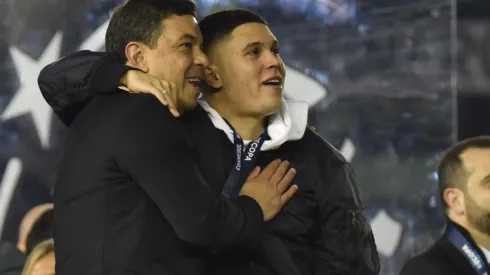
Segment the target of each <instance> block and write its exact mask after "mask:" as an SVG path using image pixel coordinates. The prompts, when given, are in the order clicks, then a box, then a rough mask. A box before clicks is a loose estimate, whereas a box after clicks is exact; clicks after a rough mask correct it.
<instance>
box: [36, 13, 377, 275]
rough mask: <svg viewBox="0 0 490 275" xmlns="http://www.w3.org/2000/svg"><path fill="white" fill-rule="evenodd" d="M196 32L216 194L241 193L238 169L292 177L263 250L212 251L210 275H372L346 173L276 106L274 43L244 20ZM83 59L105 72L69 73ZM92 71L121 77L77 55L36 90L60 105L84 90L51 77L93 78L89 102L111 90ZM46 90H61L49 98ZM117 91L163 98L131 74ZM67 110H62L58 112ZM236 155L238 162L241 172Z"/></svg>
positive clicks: (298, 115) (290, 110)
mask: <svg viewBox="0 0 490 275" xmlns="http://www.w3.org/2000/svg"><path fill="white" fill-rule="evenodd" d="M199 26H200V28H201V31H202V33H203V49H204V51H205V52H206V53H207V54H208V56H209V60H210V63H209V66H208V67H207V68H206V83H207V84H206V86H205V87H204V89H203V90H202V92H203V99H204V100H201V101H200V102H199V104H200V108H199V107H198V108H197V109H196V110H195V111H194V113H195V114H196V116H199V117H201V116H203V115H204V116H205V120H207V122H211V123H212V124H206V125H208V126H211V127H212V126H214V127H215V131H216V132H217V134H218V137H217V139H218V140H219V142H220V143H221V147H222V150H221V151H222V154H221V155H222V157H221V160H220V161H218V162H216V163H213V165H214V166H215V167H219V168H220V169H223V170H224V171H226V173H229V176H228V180H226V181H225V179H223V181H222V183H221V185H220V186H221V189H222V190H223V193H225V194H227V195H228V196H234V195H236V193H237V190H240V187H241V185H242V184H243V182H244V178H243V175H242V174H241V173H240V172H239V171H238V169H237V168H236V167H237V166H238V164H240V165H241V164H247V162H248V161H250V162H252V161H256V163H257V164H258V165H260V166H264V165H265V164H266V163H268V162H269V161H270V160H272V159H274V158H282V159H288V160H290V161H291V163H292V165H294V167H296V169H297V171H298V173H297V175H296V178H295V183H296V184H298V185H299V190H298V193H297V194H296V195H295V196H294V197H293V198H292V199H291V201H290V202H289V204H288V205H287V207H286V208H285V209H283V210H282V212H281V213H280V214H279V215H278V216H277V217H276V218H275V219H274V220H272V221H271V222H269V223H268V224H267V225H266V230H267V232H268V233H269V234H268V235H267V236H266V238H265V239H264V242H263V245H262V247H261V249H260V250H259V251H258V252H257V251H254V250H250V249H247V248H244V247H239V246H237V247H231V248H228V249H225V250H224V251H218V252H217V253H216V254H215V255H214V257H211V258H209V259H208V265H209V266H211V270H212V272H210V274H271V273H263V269H262V267H264V266H265V267H267V268H269V269H271V270H273V271H274V273H273V274H281V275H286V274H303V275H307V274H317V275H320V274H356V275H370V274H378V272H379V260H378V254H377V251H376V245H375V243H374V239H373V235H372V232H371V228H370V225H369V223H368V221H367V219H366V218H365V216H364V213H363V208H362V203H361V200H360V196H359V194H358V190H357V186H356V183H355V177H354V174H353V172H352V169H351V167H350V164H349V163H348V162H347V161H346V160H345V159H344V158H343V157H342V156H341V154H340V153H339V152H338V151H337V150H335V148H333V146H331V145H330V144H328V143H327V142H326V141H325V140H323V139H322V138H321V137H319V136H318V135H316V134H315V133H314V132H312V131H310V130H308V129H307V128H306V126H307V124H306V122H307V112H308V106H307V105H306V104H305V103H303V102H291V101H289V102H287V103H286V102H285V101H284V100H283V94H282V88H283V84H284V78H285V66H284V63H283V62H282V60H281V58H280V56H279V42H278V41H277V39H276V38H275V37H274V35H273V34H272V33H271V32H270V30H269V28H268V27H267V23H266V22H265V20H264V19H263V18H262V17H260V16H259V15H257V14H255V13H253V12H251V11H247V10H241V9H239V10H226V11H223V12H218V13H215V14H212V15H208V16H206V17H205V18H203V19H202V20H201V21H200V22H199ZM87 56H89V57H90V56H91V57H95V56H99V58H100V59H102V60H99V61H98V62H100V64H103V65H95V66H94V65H92V67H93V68H92V69H94V68H95V69H94V70H93V71H92V70H88V72H87V70H86V67H82V68H79V67H72V66H71V65H73V64H77V63H78V62H80V63H84V62H83V60H86V59H87ZM77 60H78V62H77ZM96 63H97V62H96ZM85 64H87V63H85ZM92 64H93V63H92ZM54 66H57V68H55V67H54ZM98 66H107V67H106V68H109V67H111V68H112V67H114V68H112V69H110V70H113V71H114V70H119V69H116V68H120V67H121V65H120V64H118V63H117V61H114V59H111V58H110V57H107V58H104V57H102V56H101V54H97V53H91V52H81V53H76V54H73V55H71V56H68V57H66V58H65V59H64V61H63V60H62V61H61V62H60V63H58V64H55V65H53V66H52V67H48V68H47V69H46V70H44V71H43V73H42V74H41V76H40V78H39V80H40V86H41V89H42V91H43V93H46V92H54V93H55V94H56V95H57V96H58V98H59V99H63V98H65V96H64V93H65V92H67V93H68V94H69V93H70V92H73V88H72V87H75V86H77V87H83V86H84V84H81V85H80V83H79V82H77V81H74V82H64V83H62V82H60V81H58V80H57V77H60V76H61V77H63V75H68V76H71V75H75V74H74V72H75V71H79V72H80V74H81V75H91V76H93V77H92V78H91V77H88V78H89V79H91V80H92V81H91V83H90V85H88V86H85V87H86V88H87V87H89V86H93V88H89V89H86V88H81V89H82V90H80V89H78V90H77V92H79V93H80V95H81V94H84V96H87V97H90V96H96V95H97V94H94V93H93V91H96V90H100V87H101V86H104V85H105V84H103V83H101V82H98V81H96V80H97V79H96V78H98V79H105V80H107V81H109V82H110V83H115V82H117V80H118V79H117V78H116V79H114V78H111V77H110V76H109V75H108V74H107V73H106V72H107V70H108V69H106V70H104V71H102V70H99V69H97V67H98ZM50 75H52V76H53V78H52V77H50ZM69 78H70V79H73V78H71V77H69ZM167 80H168V79H167ZM162 82H164V81H162ZM53 83H56V86H57V85H67V86H64V87H61V86H58V87H60V88H59V89H58V90H56V91H46V89H49V87H50V86H52V84H53ZM121 83H123V84H124V85H126V86H127V87H128V88H129V90H131V91H133V92H148V91H150V92H153V91H155V94H156V95H157V96H158V95H159V94H160V90H161V89H162V84H161V83H159V81H158V80H155V79H154V78H152V77H151V76H146V77H145V75H144V74H143V73H141V72H138V71H134V70H133V71H128V72H127V73H126V74H124V75H123V77H122V78H121ZM203 84H204V83H203ZM65 90H66V91H65ZM105 92H108V91H105ZM65 95H66V94H65ZM96 98H97V97H96ZM69 103H70V104H73V103H76V101H71V102H69ZM70 109H71V108H70V107H69V106H68V107H66V108H65V111H69V110H70ZM60 115H61V116H63V113H62V112H61V113H60ZM202 129H203V128H201V130H202ZM243 155H244V158H243V161H242V162H238V160H240V159H241V156H243ZM285 250H286V251H285ZM284 252H286V253H284ZM251 263H253V264H251ZM291 263H294V265H291Z"/></svg>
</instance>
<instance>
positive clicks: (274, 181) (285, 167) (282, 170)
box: [269, 160, 289, 186]
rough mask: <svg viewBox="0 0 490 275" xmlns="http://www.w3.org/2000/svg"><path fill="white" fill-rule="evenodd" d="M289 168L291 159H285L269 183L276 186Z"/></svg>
mask: <svg viewBox="0 0 490 275" xmlns="http://www.w3.org/2000/svg"><path fill="white" fill-rule="evenodd" d="M288 168H289V161H287V160H286V161H283V162H282V163H281V165H279V167H278V168H277V169H276V172H274V174H272V176H271V177H270V179H269V183H270V184H272V185H274V186H276V185H277V184H278V183H279V182H280V181H281V180H282V179H283V178H284V175H286V173H287V172H288Z"/></svg>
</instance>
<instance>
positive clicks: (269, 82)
mask: <svg viewBox="0 0 490 275" xmlns="http://www.w3.org/2000/svg"><path fill="white" fill-rule="evenodd" d="M209 59H210V69H209V70H207V72H206V80H207V81H208V83H209V84H210V85H211V86H213V87H214V88H216V89H217V90H218V92H216V93H214V94H211V95H210V97H212V98H213V99H212V101H213V102H215V103H216V104H220V103H224V104H226V105H227V106H228V109H229V110H231V111H233V112H234V113H235V114H236V115H237V116H250V117H266V116H268V115H270V114H272V113H275V112H277V111H279V110H280V108H281V106H282V99H283V85H284V77H285V75H286V70H285V66H284V63H283V61H282V60H281V58H280V56H279V43H278V41H277V39H276V37H275V36H274V35H273V34H272V33H271V31H270V30H269V28H268V27H267V26H266V25H265V24H262V23H246V24H242V25H240V26H238V27H236V28H235V29H234V30H233V32H232V33H231V34H230V35H228V36H227V37H225V38H223V39H222V40H221V41H219V42H217V43H216V45H214V46H213V47H212V49H210V51H209ZM216 104H215V105H216Z"/></svg>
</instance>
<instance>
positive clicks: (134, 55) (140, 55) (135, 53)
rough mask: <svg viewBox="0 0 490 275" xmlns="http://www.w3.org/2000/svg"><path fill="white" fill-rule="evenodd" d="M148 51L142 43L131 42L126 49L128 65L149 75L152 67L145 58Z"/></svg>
mask: <svg viewBox="0 0 490 275" xmlns="http://www.w3.org/2000/svg"><path fill="white" fill-rule="evenodd" d="M146 50H147V48H146V47H145V46H144V45H143V44H141V43H138V42H133V41H131V42H129V43H128V44H127V45H126V49H125V53H126V58H127V59H128V65H129V66H131V67H134V68H137V69H139V70H141V71H143V72H144V73H148V71H149V70H150V67H149V65H148V62H147V61H146V58H145V52H146Z"/></svg>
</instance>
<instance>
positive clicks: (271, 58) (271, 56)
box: [266, 51, 282, 68]
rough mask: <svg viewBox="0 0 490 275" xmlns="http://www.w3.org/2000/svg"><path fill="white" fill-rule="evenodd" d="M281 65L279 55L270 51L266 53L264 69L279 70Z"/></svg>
mask: <svg viewBox="0 0 490 275" xmlns="http://www.w3.org/2000/svg"><path fill="white" fill-rule="evenodd" d="M281 64H282V60H281V58H280V57H279V55H278V54H277V53H275V52H272V51H267V54H266V67H267V68H279V67H280V66H281Z"/></svg>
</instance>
